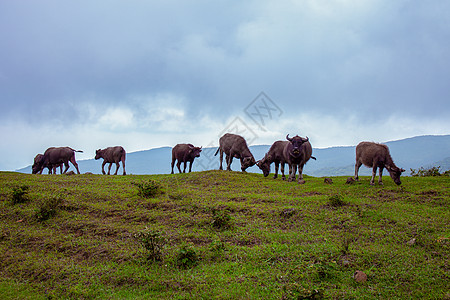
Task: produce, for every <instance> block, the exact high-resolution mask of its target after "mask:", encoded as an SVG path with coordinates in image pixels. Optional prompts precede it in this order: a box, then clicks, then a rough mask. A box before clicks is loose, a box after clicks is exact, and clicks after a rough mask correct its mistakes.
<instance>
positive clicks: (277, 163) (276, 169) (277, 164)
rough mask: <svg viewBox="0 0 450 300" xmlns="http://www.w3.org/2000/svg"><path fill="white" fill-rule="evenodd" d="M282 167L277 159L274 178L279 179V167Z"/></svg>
mask: <svg viewBox="0 0 450 300" xmlns="http://www.w3.org/2000/svg"><path fill="white" fill-rule="evenodd" d="M279 167H280V162H279V161H276V162H275V175H273V179H277V177H278V168H279Z"/></svg>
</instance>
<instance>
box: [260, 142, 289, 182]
mask: <svg viewBox="0 0 450 300" xmlns="http://www.w3.org/2000/svg"><path fill="white" fill-rule="evenodd" d="M287 144H289V142H288V141H276V142H275V143H273V144H272V146H271V147H270V149H269V152H267V153H266V155H265V156H264V158H263V159H261V160H259V161H258V162H257V163H256V165H257V166H258V167H259V168H260V169H261V170H262V171H263V174H264V177H267V176H268V175H269V173H270V165H271V164H272V163H273V162H274V163H275V175H274V176H273V179H276V178H277V177H278V168H279V165H280V164H281V174H282V176H281V178H282V179H283V180H286V176H284V164H285V163H286V159H285V157H284V148H285V147H286V146H287Z"/></svg>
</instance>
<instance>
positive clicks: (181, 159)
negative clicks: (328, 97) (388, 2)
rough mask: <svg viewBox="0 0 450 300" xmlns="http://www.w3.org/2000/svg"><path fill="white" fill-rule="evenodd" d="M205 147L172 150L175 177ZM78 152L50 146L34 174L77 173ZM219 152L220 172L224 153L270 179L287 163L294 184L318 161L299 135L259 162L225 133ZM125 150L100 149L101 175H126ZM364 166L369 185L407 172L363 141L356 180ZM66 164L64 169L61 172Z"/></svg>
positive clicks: (180, 146) (39, 158) (380, 148)
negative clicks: (272, 167) (306, 167)
mask: <svg viewBox="0 0 450 300" xmlns="http://www.w3.org/2000/svg"><path fill="white" fill-rule="evenodd" d="M201 151H202V147H195V146H194V145H192V144H177V145H176V146H175V147H173V149H172V165H171V166H172V172H171V173H172V174H173V173H174V172H173V168H174V165H175V161H178V162H177V168H178V171H179V172H180V173H181V168H180V166H181V163H184V169H183V172H186V165H187V163H188V162H189V172H191V170H192V164H193V162H194V159H195V158H196V157H199V156H200V152H201ZM75 152H83V151H80V150H74V149H72V148H70V147H51V148H48V149H47V150H46V151H45V152H44V154H38V155H36V157H35V158H34V164H33V166H32V173H33V174H37V173H39V174H42V171H43V170H44V169H45V168H48V171H49V174H52V173H53V174H56V169H57V168H58V167H59V168H60V172H61V173H66V172H67V170H68V169H69V162H71V163H72V164H73V166H74V167H75V169H76V170H77V172H78V174H80V170H79V169H78V164H77V162H76V161H75ZM219 152H220V167H219V169H220V170H223V167H222V161H223V154H224V153H225V161H226V164H227V170H231V163H232V161H233V158H238V159H240V161H241V170H242V172H245V170H246V169H247V168H248V167H251V166H253V165H255V164H256V165H257V166H258V167H259V168H260V169H261V170H262V172H263V174H264V176H265V177H266V176H268V175H269V173H270V165H271V164H272V163H275V175H274V177H273V178H277V176H278V168H279V166H280V164H281V174H282V179H283V180H285V179H286V177H285V175H284V166H285V164H286V163H287V164H288V166H289V177H288V181H295V179H296V172H297V168H298V173H299V176H298V183H300V184H303V183H305V181H304V180H303V166H304V165H305V164H306V162H307V161H308V160H309V159H311V158H312V159H316V158H315V157H314V156H312V147H311V144H310V143H309V139H308V137H306V138H302V137H300V136H298V135H296V136H294V137H291V138H290V137H289V135H287V136H286V141H276V142H275V143H273V145H272V146H271V147H270V149H269V152H267V153H266V155H265V156H264V157H263V158H262V159H261V160H259V161H256V160H255V158H254V157H253V155H252V153H251V152H250V149H249V148H248V146H247V142H246V141H245V139H244V138H243V137H242V136H240V135H236V134H231V133H226V134H224V135H223V136H222V137H221V138H220V139H219V148H218V149H217V151H216V153H215V155H217V154H218V153H219ZM125 157H126V152H125V149H124V148H123V147H121V146H116V147H108V148H105V149H98V150H96V152H95V159H100V158H103V163H102V173H103V174H106V172H105V170H104V167H105V165H106V164H107V163H109V167H108V175H109V174H110V171H111V166H112V164H113V163H114V164H116V172H115V173H114V175H117V171H118V170H119V167H120V164H119V163H120V162H122V168H123V175H126V171H125ZM363 164H364V165H365V166H367V167H369V168H372V179H371V181H370V184H371V185H373V184H374V182H375V175H376V171H377V169H379V179H378V183H379V184H382V173H383V169H384V168H386V170H388V172H389V175H390V176H391V178H392V179H393V180H394V182H395V183H396V184H397V185H400V184H401V181H400V175H401V173H402V172H404V171H405V170H404V169H400V168H398V167H397V166H396V165H395V164H394V161H393V160H392V157H391V155H390V153H389V149H388V147H387V146H386V145H383V144H377V143H373V142H361V143H359V144H358V145H357V146H356V164H355V179H356V180H358V170H359V168H360V167H361V165H363ZM63 165H64V166H65V169H64V171H62V167H63Z"/></svg>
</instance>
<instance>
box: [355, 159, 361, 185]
mask: <svg viewBox="0 0 450 300" xmlns="http://www.w3.org/2000/svg"><path fill="white" fill-rule="evenodd" d="M361 165H362V163H361V162H359V161H357V162H356V164H355V180H356V181H358V180H359V177H358V171H359V168H360V167H361Z"/></svg>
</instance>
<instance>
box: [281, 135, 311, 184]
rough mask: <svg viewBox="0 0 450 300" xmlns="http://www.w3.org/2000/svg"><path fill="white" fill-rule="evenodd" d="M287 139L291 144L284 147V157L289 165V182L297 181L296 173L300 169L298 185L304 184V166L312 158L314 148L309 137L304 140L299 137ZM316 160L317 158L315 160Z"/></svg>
mask: <svg viewBox="0 0 450 300" xmlns="http://www.w3.org/2000/svg"><path fill="white" fill-rule="evenodd" d="M286 139H287V140H288V141H289V143H288V144H287V145H286V146H285V147H284V152H283V153H284V157H285V159H286V162H287V163H288V164H289V179H288V181H293V180H295V173H296V172H297V167H298V183H300V184H303V183H305V181H304V180H303V166H304V165H305V164H306V162H307V161H308V160H309V159H310V158H311V154H312V147H311V144H310V143H309V139H308V137H306V138H302V137H299V136H298V135H296V136H294V137H293V138H290V137H289V134H288V135H286ZM313 159H315V158H313Z"/></svg>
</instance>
